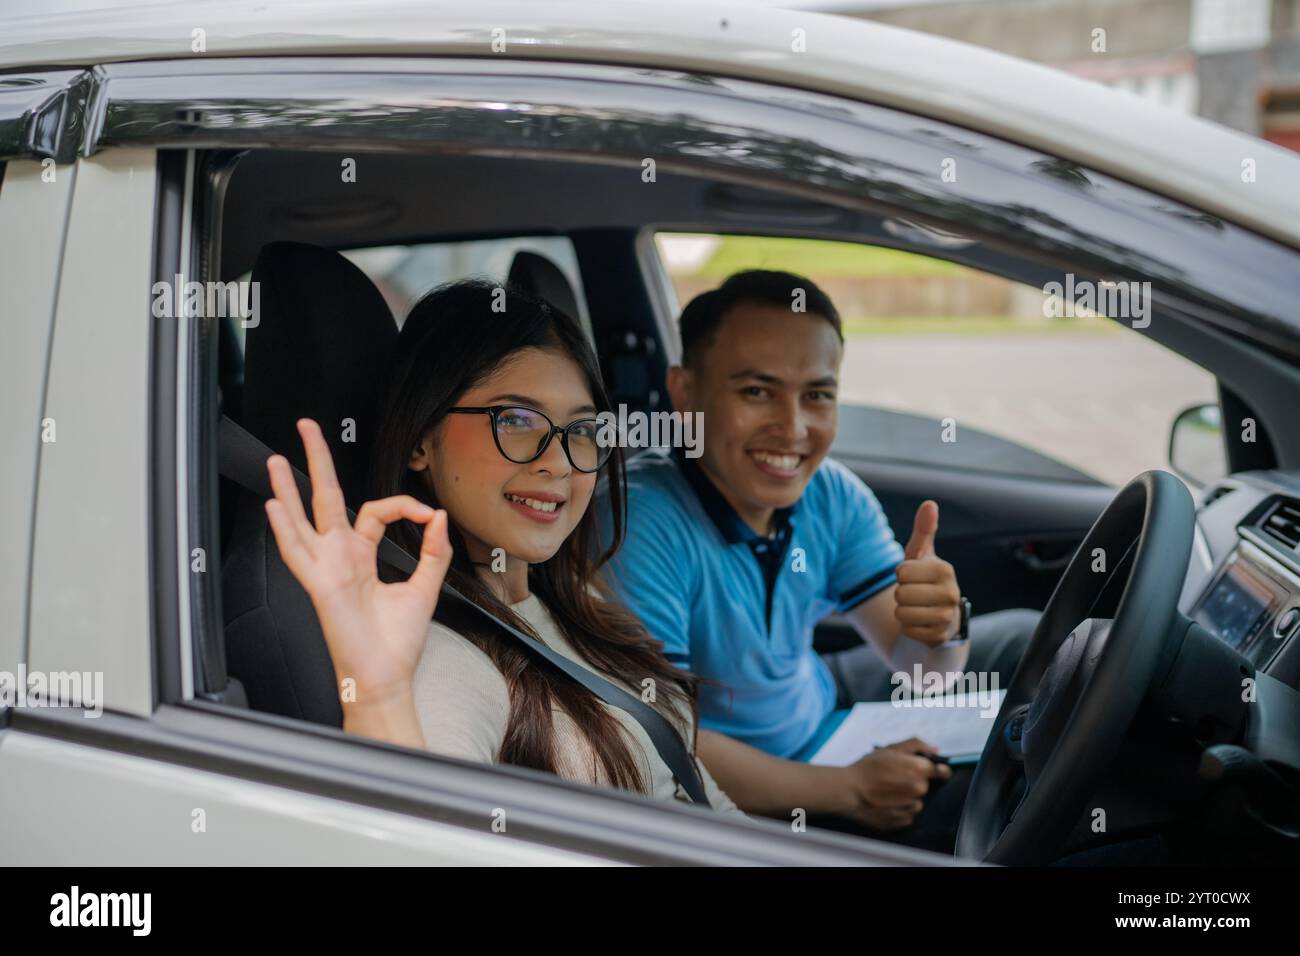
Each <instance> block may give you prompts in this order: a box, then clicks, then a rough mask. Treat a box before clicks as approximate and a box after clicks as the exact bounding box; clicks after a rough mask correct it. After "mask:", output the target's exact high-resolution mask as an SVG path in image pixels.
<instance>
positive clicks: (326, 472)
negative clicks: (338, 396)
mask: <svg viewBox="0 0 1300 956" xmlns="http://www.w3.org/2000/svg"><path fill="white" fill-rule="evenodd" d="M298 434H299V435H301V436H302V444H303V447H304V448H306V449H307V474H308V476H310V478H311V511H312V516H313V517H314V518H315V519H316V530H318V531H319V532H320V533H321V534H324V533H325V532H327V531H330V530H332V529H334V528H346V527H347V526H348V510H347V506H346V505H345V504H344V502H343V489H342V488H340V487H339V479H338V476H337V475H335V474H334V459H333V458H332V457H331V456H330V449H329V445H327V444H326V443H325V436H324V435H323V434H321V430H320V426H319V425H317V424H316V423H315V422H314V421H312V420H311V419H310V418H300V419H298Z"/></svg>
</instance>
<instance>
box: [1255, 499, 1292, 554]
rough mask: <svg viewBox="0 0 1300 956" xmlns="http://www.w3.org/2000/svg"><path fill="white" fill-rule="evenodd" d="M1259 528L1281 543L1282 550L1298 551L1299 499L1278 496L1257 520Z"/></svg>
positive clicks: (1267, 535)
mask: <svg viewBox="0 0 1300 956" xmlns="http://www.w3.org/2000/svg"><path fill="white" fill-rule="evenodd" d="M1258 527H1259V530H1260V532H1261V533H1262V534H1264V535H1265V536H1266V537H1269V538H1272V539H1273V540H1274V541H1276V542H1278V543H1279V544H1281V545H1282V548H1283V550H1286V551H1290V552H1292V553H1300V501H1297V500H1296V499H1294V498H1279V499H1278V500H1277V501H1276V502H1274V503H1273V504H1271V505H1270V506H1269V508H1268V510H1267V511H1265V512H1264V516H1263V517H1262V518H1261V519H1260V520H1259V524H1258Z"/></svg>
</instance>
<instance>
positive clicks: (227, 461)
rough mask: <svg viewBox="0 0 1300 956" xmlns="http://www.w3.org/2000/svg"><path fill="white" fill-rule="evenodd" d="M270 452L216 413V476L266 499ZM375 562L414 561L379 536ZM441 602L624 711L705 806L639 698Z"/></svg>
mask: <svg viewBox="0 0 1300 956" xmlns="http://www.w3.org/2000/svg"><path fill="white" fill-rule="evenodd" d="M273 454H275V452H274V451H272V450H271V449H270V448H269V447H268V446H267V445H266V444H265V443H264V442H262V441H261V440H260V439H259V438H257V437H256V436H255V435H253V434H252V433H251V432H249V431H248V430H247V429H245V428H244V427H242V426H241V425H239V424H237V423H236V422H234V421H232V420H231V419H230V418H229V417H228V416H226V415H222V416H221V432H220V462H221V469H220V470H221V475H222V477H223V478H228V479H229V480H231V481H233V482H234V483H235V484H237V485H239V486H240V487H241V488H243V489H244V490H245V491H247V492H249V493H250V494H252V495H255V496H256V497H258V498H260V499H262V500H266V499H267V498H271V497H273V496H274V492H273V491H272V490H271V477H270V475H268V474H267V471H266V460H267V458H269V457H270V456H271V455H273ZM289 467H290V469H291V470H292V472H293V477H294V481H296V482H297V484H298V491H299V493H300V494H301V495H302V497H303V501H304V502H307V501H310V500H311V481H310V479H308V477H307V476H306V475H305V474H303V473H302V472H301V471H299V470H298V469H297V468H295V467H293V465H292V464H291V465H290V466H289ZM348 517H349V518H350V519H353V520H355V518H356V515H355V514H354V513H353V512H352V511H351V509H349V510H348ZM379 560H380V561H382V562H384V563H385V564H387V565H390V566H391V567H394V568H396V569H398V570H399V571H402V572H404V573H405V574H407V575H408V576H409V575H410V574H412V573H414V571H415V568H416V565H417V563H418V562H417V561H416V559H415V558H414V557H412V556H411V554H410V553H408V552H407V551H406V549H405V548H403V547H402V546H401V545H399V544H398V543H397V542H395V541H393V540H392V539H391V538H389V537H387V536H385V537H383V538H381V539H380V540H379ZM443 602H447V604H450V605H456V606H462V607H467V608H469V609H470V610H472V611H473V612H474V613H476V614H477V615H478V616H479V617H481V618H484V619H485V620H487V621H488V622H490V623H491V624H492V625H493V626H494V628H495V629H496V630H498V631H500V632H503V633H504V634H506V635H508V636H509V637H511V638H513V639H514V640H516V641H518V642H519V643H521V644H523V645H524V646H525V647H526V648H527V649H528V650H529V651H530V652H532V654H533V655H534V656H535V657H538V658H541V659H542V660H544V661H546V662H547V663H548V664H550V665H551V666H552V667H555V668H557V669H558V670H560V671H561V672H563V673H564V674H566V675H568V676H569V677H571V678H573V679H574V680H575V681H577V682H578V683H579V684H581V685H582V686H583V687H585V688H587V690H589V691H591V692H592V693H593V694H595V695H596V696H597V697H599V698H600V699H601V700H603V701H604V702H605V703H607V704H609V705H611V706H613V707H617V708H619V709H620V710H622V711H624V712H626V713H627V714H628V715H630V716H631V717H632V718H633V719H634V720H636V721H637V723H639V724H640V725H641V727H642V728H643V729H644V730H645V732H646V735H647V736H649V738H650V742H651V743H652V744H654V748H655V750H656V751H658V753H659V757H660V759H662V760H663V762H664V763H665V764H667V766H668V769H669V770H670V771H672V774H673V778H674V779H675V780H676V781H677V782H678V783H679V784H681V786H682V789H684V790H685V791H686V794H687V796H689V797H690V798H691V800H692V801H693V802H694V803H699V804H703V805H704V806H706V807H707V806H709V799H708V797H707V795H706V794H705V792H704V782H703V781H702V780H701V778H700V774H699V770H698V768H697V767H696V764H695V760H694V759H693V758H692V757H691V755H690V753H689V752H688V751H687V750H686V746H685V745H684V744H683V743H682V738H681V736H680V735H679V734H678V733H677V731H676V730H675V729H674V728H673V726H672V725H671V724H670V723H669V722H668V720H667V718H665V717H664V716H663V714H661V713H659V712H658V711H657V710H655V709H654V708H653V707H651V706H650V705H649V704H646V703H645V702H644V701H642V700H641V699H640V698H639V697H637V696H635V695H634V694H631V693H629V692H628V691H626V690H624V689H623V688H621V687H619V686H617V685H616V684H614V683H612V682H610V681H608V680H606V679H605V678H603V677H601V676H600V675H599V674H596V673H594V672H592V671H590V670H588V669H587V668H585V667H583V666H582V665H581V664H579V663H577V662H576V661H572V660H570V659H569V658H568V657H565V656H564V655H563V654H561V653H559V652H558V651H556V650H554V649H552V648H550V647H548V646H547V645H546V644H544V643H542V642H541V641H539V640H537V639H535V638H533V637H530V636H529V635H527V634H525V633H524V632H523V631H521V630H519V629H518V628H516V627H514V626H512V625H510V624H507V623H506V622H505V621H502V620H499V619H498V618H497V617H496V616H495V615H493V614H492V613H491V612H489V611H488V610H486V609H485V608H482V607H480V606H479V605H477V604H475V603H474V602H473V601H471V600H470V599H469V598H467V597H465V596H464V595H463V594H461V593H460V592H459V591H457V590H456V589H455V588H453V587H452V586H451V585H449V584H445V583H444V584H443V586H442V593H441V595H440V596H439V598H438V604H439V606H444V603H443Z"/></svg>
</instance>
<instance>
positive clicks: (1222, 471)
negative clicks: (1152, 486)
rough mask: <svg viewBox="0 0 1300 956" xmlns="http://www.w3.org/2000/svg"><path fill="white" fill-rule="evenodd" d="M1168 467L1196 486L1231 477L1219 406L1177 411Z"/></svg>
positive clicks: (1201, 406)
mask: <svg viewBox="0 0 1300 956" xmlns="http://www.w3.org/2000/svg"><path fill="white" fill-rule="evenodd" d="M1169 467H1171V468H1172V469H1173V470H1174V471H1175V472H1176V473H1177V474H1178V475H1180V476H1182V477H1183V478H1185V479H1187V480H1188V481H1190V482H1191V483H1192V484H1194V485H1196V486H1197V487H1202V486H1204V485H1207V484H1209V483H1210V482H1211V481H1215V480H1217V479H1219V478H1226V477H1227V476H1228V451H1227V447H1226V446H1225V445H1224V442H1223V413H1222V411H1221V409H1220V408H1219V406H1218V405H1194V406H1192V407H1191V408H1188V409H1184V410H1183V411H1181V412H1179V413H1178V417H1177V418H1175V419H1174V426H1173V428H1172V429H1171V430H1170V432H1169Z"/></svg>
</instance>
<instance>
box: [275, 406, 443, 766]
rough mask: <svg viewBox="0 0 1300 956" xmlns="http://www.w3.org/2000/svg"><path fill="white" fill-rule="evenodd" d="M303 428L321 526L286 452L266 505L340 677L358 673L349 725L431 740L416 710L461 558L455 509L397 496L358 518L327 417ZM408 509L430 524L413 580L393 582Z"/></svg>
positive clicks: (369, 505)
mask: <svg viewBox="0 0 1300 956" xmlns="http://www.w3.org/2000/svg"><path fill="white" fill-rule="evenodd" d="M298 432H299V434H300V435H301V436H302V440H303V445H304V446H305V448H306V450H307V469H308V473H309V475H310V477H311V487H312V499H311V504H312V514H313V516H314V518H315V526H314V527H313V526H312V523H311V521H309V520H308V518H307V514H306V511H305V510H304V508H303V504H302V499H301V498H300V497H299V495H298V486H297V484H296V483H295V482H294V479H293V473H292V470H291V469H290V467H289V462H288V461H287V460H285V458H284V457H283V456H280V455H273V456H271V457H270V458H269V459H267V462H266V467H267V471H268V472H269V473H270V476H271V487H272V489H273V490H274V492H275V497H274V498H273V499H269V500H268V501H267V502H266V514H267V518H268V519H269V521H270V524H271V530H272V532H273V533H274V534H275V542H276V544H277V545H278V546H279V549H280V556H281V557H282V558H283V559H284V563H285V564H286V565H287V566H288V568H289V570H290V571H291V572H292V573H293V576H294V577H295V578H297V580H298V583H299V584H301V585H302V586H303V588H304V589H305V590H306V592H307V594H308V595H309V596H310V597H311V601H312V604H313V606H314V607H315V608H316V614H317V616H318V617H319V618H320V623H321V630H322V631H323V632H324V634H325V642H326V644H327V645H328V646H329V650H330V656H331V658H333V661H334V671H335V675H336V677H337V678H338V679H339V681H340V683H341V682H342V681H343V680H345V679H347V678H352V679H353V680H354V681H355V701H348V700H347V699H346V698H345V700H344V714H345V721H344V724H345V727H347V728H348V729H350V730H356V731H358V732H362V733H366V732H367V731H368V730H369V731H370V732H372V733H373V735H375V736H383V737H387V738H389V739H393V740H394V742H398V743H407V744H412V745H415V746H420V745H422V742H423V741H422V739H419V740H416V739H413V738H412V733H411V731H412V728H414V736H415V737H418V736H419V730H418V724H415V722H414V707H413V705H412V706H409V713H408V705H409V704H410V699H411V677H412V675H413V674H414V672H415V665H416V664H417V663H418V662H419V659H420V654H421V652H422V651H423V648H424V641H425V634H426V632H427V630H428V627H429V621H430V619H431V618H432V617H433V611H434V608H435V607H436V606H437V603H438V593H439V589H440V588H441V587H442V580H443V577H444V576H445V575H446V573H447V567H448V565H449V564H450V563H451V545H450V543H449V542H448V540H447V514H446V512H445V511H437V510H435V509H433V508H430V507H429V506H428V505H425V504H422V503H420V502H418V501H416V500H415V499H414V498H412V497H410V496H409V495H397V496H394V497H391V498H384V499H382V500H379V501H367V502H366V503H365V504H364V505H362V506H361V510H360V511H359V512H358V513H357V520H356V524H355V525H352V524H350V523H349V521H348V515H347V509H346V506H345V505H344V500H343V491H342V489H341V488H340V487H339V483H338V478H337V477H336V476H335V473H334V463H333V460H332V459H331V457H330V452H329V446H328V445H327V444H326V443H325V438H324V436H323V435H322V434H321V430H320V426H319V425H317V424H316V423H315V422H314V421H312V420H311V419H306V418H304V419H301V420H299V422H298ZM399 518H406V519H408V520H410V521H414V522H416V523H418V524H423V525H424V540H423V542H422V544H421V547H420V556H419V564H418V566H417V567H416V569H415V573H414V574H412V575H411V577H410V578H409V579H408V580H407V581H404V582H402V583H398V584H385V583H383V582H381V581H380V580H379V576H378V573H377V562H376V557H377V552H378V549H379V541H380V539H381V538H382V537H383V535H384V529H385V528H386V527H387V526H388V525H389V524H391V523H392V522H394V521H396V520H397V519H399ZM350 704H351V706H349V705H350ZM349 719H351V726H349Z"/></svg>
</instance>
